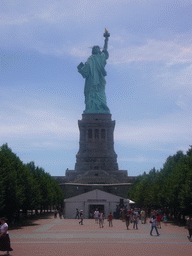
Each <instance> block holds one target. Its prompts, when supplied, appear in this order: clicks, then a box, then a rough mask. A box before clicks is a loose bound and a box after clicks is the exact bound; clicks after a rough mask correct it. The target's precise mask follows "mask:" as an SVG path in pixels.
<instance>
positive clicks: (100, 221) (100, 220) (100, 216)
mask: <svg viewBox="0 0 192 256" xmlns="http://www.w3.org/2000/svg"><path fill="white" fill-rule="evenodd" d="M103 222H104V216H103V212H102V211H101V212H100V213H99V227H100V228H103Z"/></svg>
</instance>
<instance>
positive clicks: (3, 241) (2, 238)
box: [0, 218, 13, 255]
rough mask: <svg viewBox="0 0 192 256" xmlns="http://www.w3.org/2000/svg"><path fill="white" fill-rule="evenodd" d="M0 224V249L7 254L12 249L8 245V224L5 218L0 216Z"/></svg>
mask: <svg viewBox="0 0 192 256" xmlns="http://www.w3.org/2000/svg"><path fill="white" fill-rule="evenodd" d="M0 221H1V226H0V251H7V253H6V254H5V255H9V252H10V251H13V249H12V248H11V246H10V238H9V233H8V231H7V230H8V225H7V223H6V222H5V221H6V219H5V218H1V219H0Z"/></svg>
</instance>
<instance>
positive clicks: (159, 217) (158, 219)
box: [156, 213, 161, 228]
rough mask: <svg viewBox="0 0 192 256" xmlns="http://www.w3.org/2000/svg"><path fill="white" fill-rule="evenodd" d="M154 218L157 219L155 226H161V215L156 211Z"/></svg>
mask: <svg viewBox="0 0 192 256" xmlns="http://www.w3.org/2000/svg"><path fill="white" fill-rule="evenodd" d="M156 220H157V228H161V215H160V214H159V213H157V216H156Z"/></svg>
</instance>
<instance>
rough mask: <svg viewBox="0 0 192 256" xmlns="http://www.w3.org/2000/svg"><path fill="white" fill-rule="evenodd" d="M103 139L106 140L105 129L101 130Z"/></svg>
mask: <svg viewBox="0 0 192 256" xmlns="http://www.w3.org/2000/svg"><path fill="white" fill-rule="evenodd" d="M101 139H103V140H104V139H105V129H101Z"/></svg>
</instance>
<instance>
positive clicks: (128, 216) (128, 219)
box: [125, 212, 130, 229]
mask: <svg viewBox="0 0 192 256" xmlns="http://www.w3.org/2000/svg"><path fill="white" fill-rule="evenodd" d="M129 221H130V215H129V212H127V214H125V223H126V227H127V229H129Z"/></svg>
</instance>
